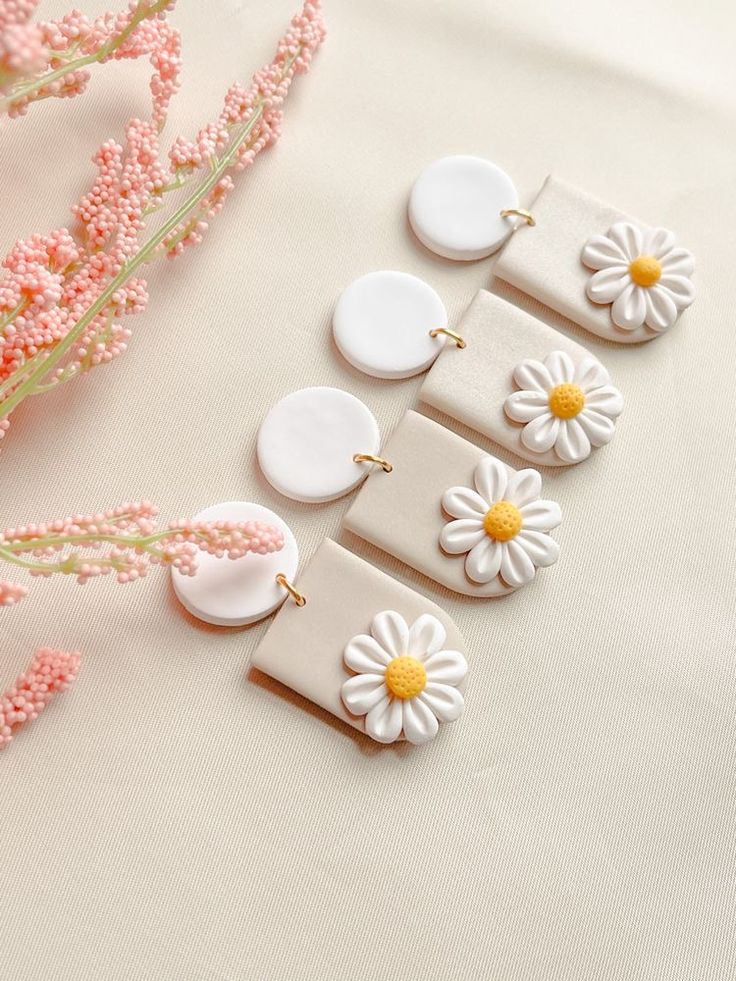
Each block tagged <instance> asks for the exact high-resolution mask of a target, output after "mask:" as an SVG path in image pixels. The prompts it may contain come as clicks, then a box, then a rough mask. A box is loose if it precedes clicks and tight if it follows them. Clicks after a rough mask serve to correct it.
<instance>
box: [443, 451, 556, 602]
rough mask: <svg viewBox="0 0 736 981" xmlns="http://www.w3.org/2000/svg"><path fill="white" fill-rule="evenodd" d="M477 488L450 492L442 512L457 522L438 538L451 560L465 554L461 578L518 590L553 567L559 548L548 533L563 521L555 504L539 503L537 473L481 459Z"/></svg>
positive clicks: (478, 468)
mask: <svg viewBox="0 0 736 981" xmlns="http://www.w3.org/2000/svg"><path fill="white" fill-rule="evenodd" d="M473 483H474V484H475V487H451V488H450V490H448V491H446V492H445V494H444V496H443V498H442V507H443V508H444V510H445V511H446V512H447V513H448V514H449V515H451V516H452V518H454V519H455V520H453V521H448V523H447V524H446V525H445V526H444V528H443V529H442V532H441V533H440V545H441V547H442V548H443V549H444V551H445V552H448V553H449V554H450V555H462V554H465V573H466V575H467V576H468V578H469V579H471V580H472V581H473V582H476V583H488V582H491V580H492V579H495V578H496V577H497V576H498V577H500V579H501V581H502V582H503V583H504V584H506V585H507V586H510V587H511V588H512V589H516V588H518V587H519V586H525V585H526V584H527V583H528V582H530V581H531V580H532V579H533V578H534V575H535V573H536V571H537V569H538V568H540V567H545V566H548V565H552V564H553V563H554V562H556V561H557V558H558V556H559V551H560V549H559V546H558V544H557V542H556V541H554V539H553V538H550V535H549V533H550V531H552V529H553V528H556V527H557V525H559V523H560V522H561V521H562V515H561V513H560V506H559V504H557V503H556V502H555V501H543V500H540V497H539V495H540V494H541V491H542V478H541V477H540V476H539V474H538V473H537V471H536V470H519V471H518V472H514V471H511V472H509V470H508V469H507V468H506V467H505V466H504V465H503V463H501V461H500V460H496V459H495V457H492V456H484V457H483V458H482V459H481V460H480V462H479V463H478V466H477V467H476V468H475V473H474V475H473Z"/></svg>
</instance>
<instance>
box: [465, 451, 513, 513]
mask: <svg viewBox="0 0 736 981" xmlns="http://www.w3.org/2000/svg"><path fill="white" fill-rule="evenodd" d="M473 480H474V481H475V488H476V490H477V491H478V493H479V494H480V496H481V497H482V498H483V499H484V500H486V501H488V502H489V507H490V505H491V504H495V502H496V501H502V500H503V496H504V494H505V493H506V484H507V483H508V471H507V469H506V467H505V466H504V465H503V463H501V461H500V460H497V459H496V458H495V457H493V456H484V457H482V458H481V459H480V460H479V462H478V465H477V467H476V468H475V473H474V474H473Z"/></svg>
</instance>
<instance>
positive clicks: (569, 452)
mask: <svg viewBox="0 0 736 981" xmlns="http://www.w3.org/2000/svg"><path fill="white" fill-rule="evenodd" d="M555 453H556V454H557V456H558V457H559V458H560V459H561V460H564V461H565V463H580V461H581V460H585V459H586V457H589V456H590V440H589V439H588V437H587V436H586V435H585V431H584V429H583V428H582V426H581V425H580V423H579V422H578V421H577V419H565V420H563V422H562V425H561V426H560V435H559V436H558V437H557V442H556V443H555Z"/></svg>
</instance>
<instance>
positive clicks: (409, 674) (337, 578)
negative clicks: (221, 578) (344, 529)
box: [251, 539, 467, 743]
mask: <svg viewBox="0 0 736 981" xmlns="http://www.w3.org/2000/svg"><path fill="white" fill-rule="evenodd" d="M296 588H297V589H298V591H299V593H301V594H302V596H303V597H304V599H305V600H306V603H305V604H304V606H297V605H296V604H295V603H293V602H291V600H287V601H286V602H285V603H284V605H283V606H282V607H281V609H280V610H279V612H278V613H277V614H276V616H275V618H274V620H273V622H272V624H271V626H270V627H269V629H268V632H267V633H266V635H265V637H264V638H263V640H262V641H261V643H260V644H259V645H258V647H257V648H256V651H255V653H254V655H253V659H252V662H251V663H252V665H253V667H255V668H257V669H258V670H260V671H263V672H264V673H265V674H267V675H270V677H272V678H275V679H276V680H277V681H279V682H281V683H282V684H284V685H286V686H287V687H288V688H291V689H292V690H293V691H295V692H298V694H300V695H303V696H304V698H307V699H309V701H310V702H314V703H315V704H316V705H319V706H320V707H321V708H323V709H326V710H327V711H328V712H331V713H332V715H334V716H336V717H337V718H338V719H340V720H341V721H343V722H345V723H347V724H348V725H350V726H352V727H353V728H355V729H358V730H359V731H361V732H366V733H367V734H368V735H369V736H371V737H372V738H373V739H376V740H377V741H378V742H394V741H395V740H397V739H407V740H408V741H409V742H414V743H417V742H427V741H429V739H431V738H433V737H434V735H435V734H436V732H437V727H438V725H437V724H438V723H442V722H449V721H454V719H455V718H457V716H458V715H459V714H460V711H461V709H462V704H463V700H462V694H461V691H462V688H463V683H464V678H465V672H466V670H467V665H466V663H465V653H464V652H465V644H464V641H463V638H462V636H461V634H460V632H459V630H458V629H457V627H456V626H455V624H454V623H453V621H452V619H451V618H450V617H449V616H448V615H447V614H446V613H445V612H444V610H441V609H440V607H438V606H437V605H436V604H435V603H433V602H431V600H428V599H426V597H424V596H421V595H420V594H419V593H417V592H415V591H414V590H413V589H411V588H410V587H409V586H405V585H403V584H402V583H399V582H397V581H396V580H395V579H392V578H391V576H389V575H387V574H386V573H384V572H381V571H380V570H379V569H376V568H375V567H374V566H372V565H370V564H369V563H368V562H366V561H365V560H364V559H361V558H359V557H358V556H357V555H354V554H353V553H352V552H349V551H347V550H346V549H344V548H342V547H341V546H340V545H338V544H336V543H335V542H333V541H331V540H330V539H325V541H323V543H322V544H321V545H320V547H319V548H318V549H317V552H316V553H315V555H314V556H313V558H312V559H311V561H310V562H309V564H308V565H307V567H306V569H305V570H304V572H303V573H302V574H301V575H300V576H299V578H298V580H297V583H296ZM374 662H375V663H374ZM392 664H393V667H391V665H392ZM417 664H419V665H421V667H418V666H417ZM361 675H362V678H361ZM381 679H383V680H381ZM371 686H373V687H372V688H371ZM450 689H452V690H450ZM397 693H398V694H397ZM348 705H350V706H351V709H352V711H351V710H349V708H348ZM363 709H366V710H367V711H363Z"/></svg>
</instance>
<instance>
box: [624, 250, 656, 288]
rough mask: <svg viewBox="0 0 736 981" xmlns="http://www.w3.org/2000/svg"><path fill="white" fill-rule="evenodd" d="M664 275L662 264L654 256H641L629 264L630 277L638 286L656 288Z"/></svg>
mask: <svg viewBox="0 0 736 981" xmlns="http://www.w3.org/2000/svg"><path fill="white" fill-rule="evenodd" d="M661 275H662V263H661V262H660V261H659V259H655V258H654V256H653V255H640V256H637V257H636V259H634V261H633V262H630V263H629V276H631V278H632V279H633V280H634V282H635V283H636V285H637V286H654V284H655V283H658V282H659V279H660V276H661Z"/></svg>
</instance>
